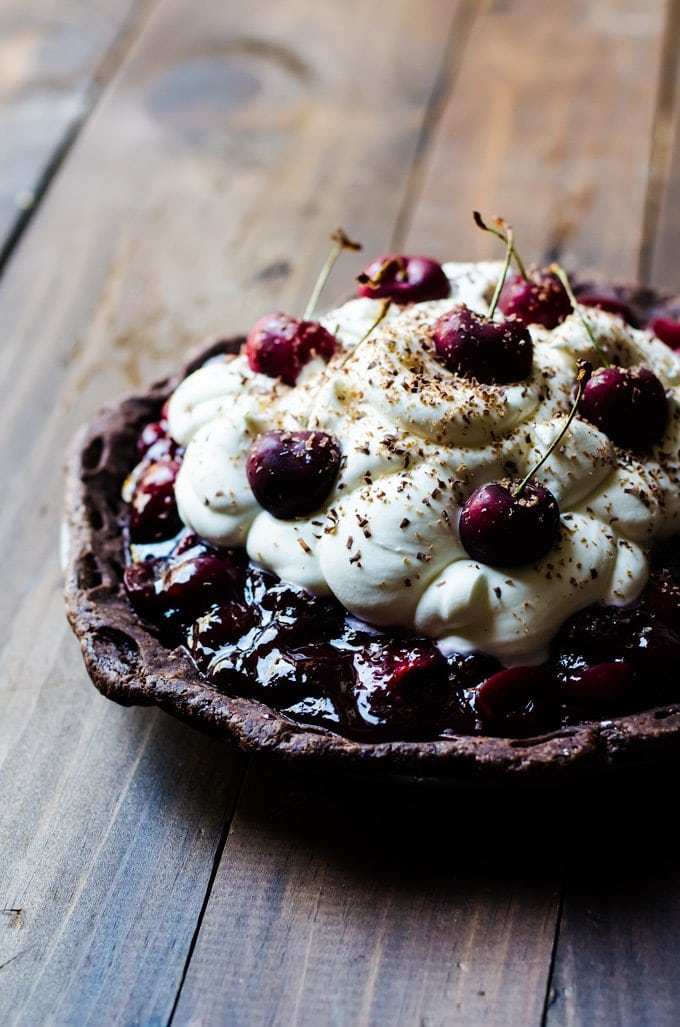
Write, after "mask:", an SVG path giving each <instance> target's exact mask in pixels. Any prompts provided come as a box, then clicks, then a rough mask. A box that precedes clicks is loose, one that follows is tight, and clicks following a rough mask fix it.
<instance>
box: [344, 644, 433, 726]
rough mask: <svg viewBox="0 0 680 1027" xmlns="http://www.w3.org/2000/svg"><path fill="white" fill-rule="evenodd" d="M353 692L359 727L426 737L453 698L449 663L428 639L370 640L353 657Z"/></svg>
mask: <svg viewBox="0 0 680 1027" xmlns="http://www.w3.org/2000/svg"><path fill="white" fill-rule="evenodd" d="M354 674H355V681H354V684H353V686H352V687H351V688H350V697H351V699H352V701H353V706H354V711H355V716H356V717H357V723H356V725H355V726H354V733H355V734H357V735H359V736H360V735H361V734H362V732H365V731H366V729H370V730H372V731H374V732H379V733H380V735H381V736H384V737H389V736H401V737H411V736H413V735H420V736H421V737H422V736H424V735H426V734H427V732H428V730H430V729H431V728H430V725H431V724H432V723H433V722H436V720H437V718H438V717H441V715H442V711H443V709H444V705H445V703H446V701H447V699H448V698H449V693H450V688H449V683H448V674H449V668H448V664H447V662H446V659H445V658H444V656H443V655H442V653H441V652H440V650H439V649H438V648H437V646H436V645H435V644H434V643H433V642H431V641H430V640H429V639H419V638H413V639H404V640H400V639H398V638H395V639H386V640H384V641H382V640H381V641H376V642H369V643H367V644H366V645H364V646H362V647H360V648H359V649H358V650H357V652H356V653H355V654H354Z"/></svg>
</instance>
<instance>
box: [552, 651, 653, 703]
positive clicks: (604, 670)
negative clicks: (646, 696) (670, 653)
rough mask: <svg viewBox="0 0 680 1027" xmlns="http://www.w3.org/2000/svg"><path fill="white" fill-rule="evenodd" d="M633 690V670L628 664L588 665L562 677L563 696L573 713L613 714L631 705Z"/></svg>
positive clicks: (615, 662) (619, 662) (613, 662)
mask: <svg viewBox="0 0 680 1027" xmlns="http://www.w3.org/2000/svg"><path fill="white" fill-rule="evenodd" d="M634 686H635V675H634V673H633V668H632V667H631V665H630V664H629V663H627V662H626V661H625V660H619V661H612V662H609V663H594V664H585V665H584V666H582V667H576V668H574V669H573V670H570V671H568V672H567V673H566V674H565V675H564V676H563V680H562V695H563V698H564V700H565V702H566V705H567V707H568V708H569V709H570V710H576V711H580V712H581V713H586V712H593V711H596V710H607V711H610V712H614V711H616V710H617V709H619V708H621V706H625V705H627V704H629V703H630V701H631V699H632V697H633V693H634Z"/></svg>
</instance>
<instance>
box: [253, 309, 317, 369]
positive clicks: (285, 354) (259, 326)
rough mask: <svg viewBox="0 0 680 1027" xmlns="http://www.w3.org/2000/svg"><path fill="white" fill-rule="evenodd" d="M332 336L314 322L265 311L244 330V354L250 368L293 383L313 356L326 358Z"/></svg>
mask: <svg viewBox="0 0 680 1027" xmlns="http://www.w3.org/2000/svg"><path fill="white" fill-rule="evenodd" d="M335 347H336V340H335V336H334V335H331V333H330V332H328V331H326V329H325V328H324V327H323V325H321V324H319V323H318V321H303V320H301V319H300V318H298V317H291V316H290V315H289V314H282V313H276V314H266V315H265V316H264V317H261V318H260V319H259V321H257V322H256V323H255V324H254V325H253V327H252V328H251V329H250V332H249V333H248V337H247V338H246V342H245V347H244V350H245V354H246V357H247V358H248V366H249V367H250V369H251V371H257V372H259V373H260V374H266V375H267V376H268V377H269V378H280V379H281V381H282V382H284V383H285V384H286V385H295V382H296V381H297V378H298V375H299V373H300V371H301V370H302V368H303V367H304V366H305V364H308V363H309V361H310V360H311V359H312V357H314V356H320V357H323V359H324V360H329V359H330V358H331V357H332V356H333V354H334V353H335Z"/></svg>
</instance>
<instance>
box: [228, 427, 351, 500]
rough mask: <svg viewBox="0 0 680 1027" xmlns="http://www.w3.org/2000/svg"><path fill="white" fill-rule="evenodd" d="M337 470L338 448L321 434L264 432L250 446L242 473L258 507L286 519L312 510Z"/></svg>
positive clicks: (330, 485) (331, 437) (338, 460)
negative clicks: (246, 477) (245, 474)
mask: <svg viewBox="0 0 680 1027" xmlns="http://www.w3.org/2000/svg"><path fill="white" fill-rule="evenodd" d="M339 468H340V446H339V445H338V443H337V442H336V440H335V439H334V438H333V436H332V435H329V434H328V433H327V432H324V431H268V432H264V433H263V434H262V435H259V436H258V437H257V439H256V440H255V442H254V443H253V444H252V446H251V447H250V450H249V452H248V458H247V460H246V473H247V475H248V482H249V483H250V487H251V489H252V490H253V494H254V495H255V498H256V499H257V501H258V503H259V504H260V506H262V507H264V509H265V510H268V511H269V513H271V514H273V515H274V517H278V518H280V519H282V520H288V519H290V518H291V517H301V516H303V515H304V514H308V513H311V512H312V510H316V509H317V507H319V506H320V505H321V504H322V503H323V501H324V499H326V497H327V496H328V494H329V492H330V491H331V489H332V487H333V482H334V481H335V479H336V477H337V474H338V470H339Z"/></svg>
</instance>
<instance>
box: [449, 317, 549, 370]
mask: <svg viewBox="0 0 680 1027" xmlns="http://www.w3.org/2000/svg"><path fill="white" fill-rule="evenodd" d="M433 338H434V346H435V350H436V351H437V355H438V356H439V358H440V360H441V361H442V363H443V364H444V366H445V367H446V368H448V370H449V371H452V372H453V373H454V374H459V375H462V376H463V377H465V378H476V379H477V381H478V382H483V383H484V384H485V385H493V384H499V385H504V384H507V383H508V382H518V381H523V380H524V379H525V378H528V377H529V375H530V374H531V365H532V362H533V355H534V346H533V343H532V341H531V336H530V335H529V331H528V329H527V328H526V327H525V326H524V325H523V324H520V322H519V321H517V320H516V319H515V318H510V319H508V320H506V321H490V320H489V318H487V317H484V316H483V315H482V314H477V313H476V312H475V311H474V310H470V309H469V307H465V306H459V307H454V308H453V310H450V311H448V313H446V314H443V315H442V316H441V317H440V318H439V319H438V321H437V322H436V323H435V326H434V334H433Z"/></svg>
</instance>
